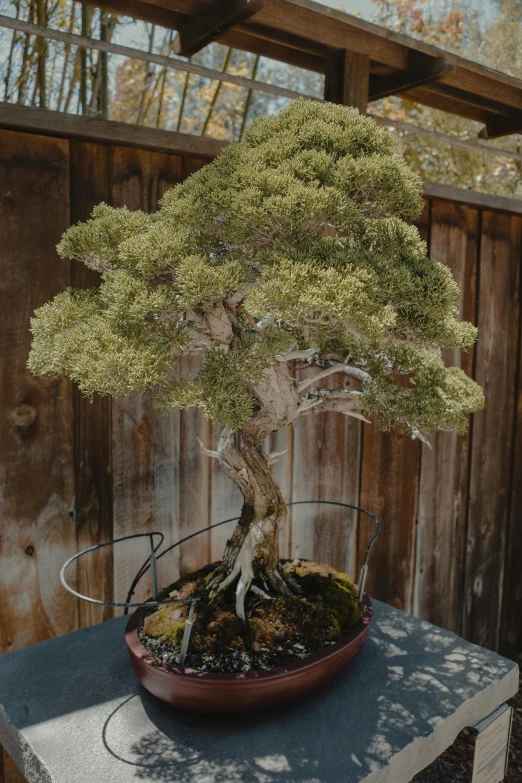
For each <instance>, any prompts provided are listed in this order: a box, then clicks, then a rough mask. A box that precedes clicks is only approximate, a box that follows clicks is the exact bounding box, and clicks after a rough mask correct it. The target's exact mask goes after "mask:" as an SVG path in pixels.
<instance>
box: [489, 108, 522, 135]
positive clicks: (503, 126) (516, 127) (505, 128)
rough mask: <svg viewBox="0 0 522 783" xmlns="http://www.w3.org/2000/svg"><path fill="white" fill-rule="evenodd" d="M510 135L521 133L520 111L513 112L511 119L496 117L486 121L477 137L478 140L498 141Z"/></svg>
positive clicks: (521, 116) (521, 112)
mask: <svg viewBox="0 0 522 783" xmlns="http://www.w3.org/2000/svg"><path fill="white" fill-rule="evenodd" d="M510 133H522V111H519V112H515V113H513V114H512V115H511V117H502V116H501V115H497V116H496V117H492V118H491V120H488V122H486V124H485V125H484V127H483V128H482V130H481V131H480V133H479V135H478V137H479V139H486V140H487V139H498V138H499V137H500V136H509V134H510Z"/></svg>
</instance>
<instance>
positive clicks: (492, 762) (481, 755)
mask: <svg viewBox="0 0 522 783" xmlns="http://www.w3.org/2000/svg"><path fill="white" fill-rule="evenodd" d="M511 714H512V709H511V707H506V708H505V709H504V710H503V711H502V712H501V713H500V714H499V715H498V716H497V717H495V718H494V720H492V721H491V722H490V723H489V724H488V725H487V726H486V727H485V728H484V729H483V730H482V731H480V732H479V734H477V738H476V740H475V759H474V763H473V783H502V781H503V780H504V776H505V772H506V764H507V756H508V752H509V735H510V732H511Z"/></svg>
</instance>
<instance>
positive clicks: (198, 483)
mask: <svg viewBox="0 0 522 783" xmlns="http://www.w3.org/2000/svg"><path fill="white" fill-rule="evenodd" d="M199 363H200V362H199V357H197V356H194V355H191V354H187V355H186V356H184V357H183V358H182V360H181V363H180V374H181V375H182V376H183V377H184V378H186V379H188V378H190V376H191V375H193V374H195V373H196V372H197V369H198V366H199ZM179 427H180V429H179V441H180V456H179V459H180V464H179V503H180V519H179V524H180V538H184V537H185V536H188V535H191V534H192V533H196V532H197V531H198V530H203V529H204V528H206V527H208V526H209V525H210V469H211V468H210V460H209V458H208V457H206V456H205V455H204V454H202V453H201V449H200V447H199V444H198V438H199V440H201V442H202V443H203V444H204V445H205V446H206V447H207V448H210V447H211V443H212V428H211V425H210V422H208V421H207V419H205V417H204V416H203V414H202V412H201V411H200V410H199V409H197V408H193V409H192V410H189V411H183V412H182V413H181V414H180V419H179ZM208 563H210V533H209V532H207V533H202V534H201V535H198V536H196V537H195V538H193V539H192V540H191V541H187V543H186V544H182V545H181V548H180V570H181V573H182V574H189V573H191V571H196V570H197V569H198V568H202V567H203V566H204V565H207V564H208Z"/></svg>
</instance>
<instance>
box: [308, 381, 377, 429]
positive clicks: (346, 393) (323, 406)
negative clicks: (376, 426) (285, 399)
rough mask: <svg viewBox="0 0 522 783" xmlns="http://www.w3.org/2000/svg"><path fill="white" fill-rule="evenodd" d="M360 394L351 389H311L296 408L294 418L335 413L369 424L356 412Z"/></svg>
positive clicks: (367, 420)
mask: <svg viewBox="0 0 522 783" xmlns="http://www.w3.org/2000/svg"><path fill="white" fill-rule="evenodd" d="M360 394H361V392H359V391H355V390H353V389H312V390H311V391H310V392H309V393H308V394H307V396H306V397H305V398H304V399H303V400H302V401H301V403H300V405H299V407H298V408H297V415H296V418H298V417H299V416H307V415H308V414H310V413H323V412H324V411H336V412H337V413H344V415H345V416H353V417H354V418H355V419H360V420H361V421H364V422H366V423H367V424H370V421H369V419H367V418H366V417H365V416H363V414H362V413H361V412H360V411H359V410H358V397H359V396H360Z"/></svg>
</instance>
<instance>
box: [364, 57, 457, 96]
mask: <svg viewBox="0 0 522 783" xmlns="http://www.w3.org/2000/svg"><path fill="white" fill-rule="evenodd" d="M455 70H456V66H455V65H453V63H449V62H448V61H447V60H445V59H444V57H431V56H430V55H427V54H424V53H423V52H416V51H415V50H413V49H412V50H410V51H409V52H408V67H407V68H406V70H405V71H397V72H396V73H392V74H390V75H389V76H377V75H376V74H372V75H371V76H370V88H369V93H370V94H369V97H368V100H369V101H377V100H379V98H386V97H387V96H388V95H398V94H399V93H401V92H405V91H406V90H411V89H412V88H413V87H418V86H420V85H422V84H429V83H430V82H434V81H437V80H438V79H440V78H441V77H442V76H444V75H445V74H447V73H449V72H450V71H455Z"/></svg>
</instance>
